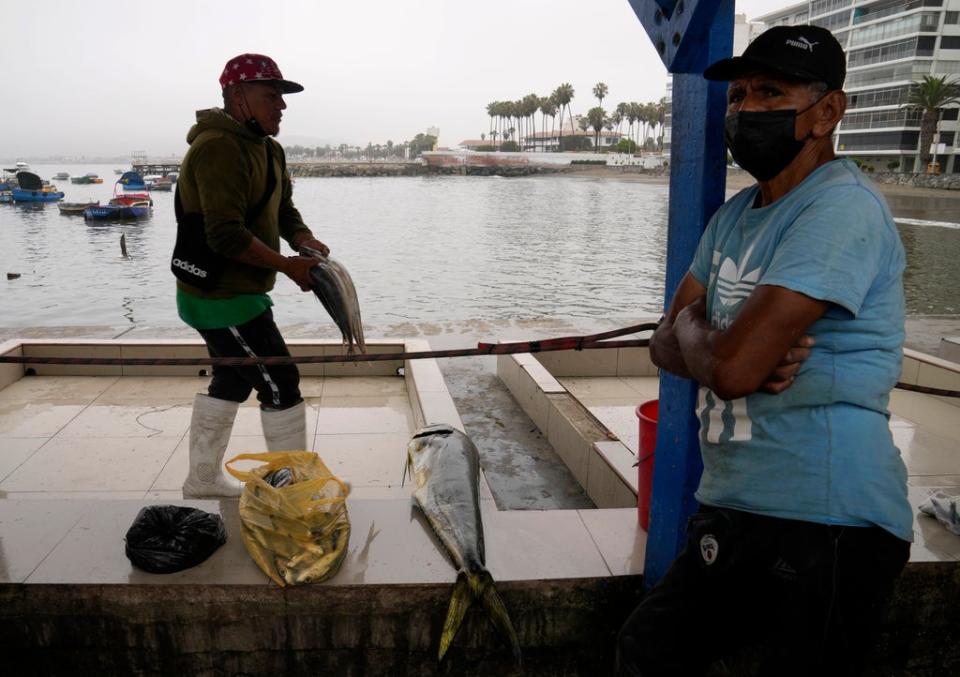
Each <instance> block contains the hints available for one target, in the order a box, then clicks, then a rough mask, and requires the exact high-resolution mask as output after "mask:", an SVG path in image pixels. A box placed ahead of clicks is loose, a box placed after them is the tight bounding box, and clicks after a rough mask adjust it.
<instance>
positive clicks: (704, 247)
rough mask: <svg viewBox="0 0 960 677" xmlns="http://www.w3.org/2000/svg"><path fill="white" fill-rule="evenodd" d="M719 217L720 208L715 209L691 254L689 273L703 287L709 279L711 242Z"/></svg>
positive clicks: (711, 263) (711, 259) (711, 254)
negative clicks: (691, 260)
mask: <svg viewBox="0 0 960 677" xmlns="http://www.w3.org/2000/svg"><path fill="white" fill-rule="evenodd" d="M719 217H720V210H717V211H716V212H714V214H713V216H712V217H711V218H710V221H709V222H708V223H707V227H706V229H705V230H704V231H703V235H702V236H701V237H700V243H699V244H698V245H697V251H696V253H694V255H693V262H692V263H691V264H690V274H691V275H693V277H694V278H695V279H696V280H697V282H699V283H700V284H701V285H703V286H704V287H707V286H708V282H709V281H710V268H711V266H712V265H713V242H714V240H715V239H716V233H717V221H718V220H719Z"/></svg>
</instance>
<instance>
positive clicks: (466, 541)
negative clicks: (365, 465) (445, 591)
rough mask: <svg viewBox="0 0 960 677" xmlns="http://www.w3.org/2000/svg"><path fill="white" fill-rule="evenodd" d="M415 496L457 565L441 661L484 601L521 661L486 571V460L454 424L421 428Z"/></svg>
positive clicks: (416, 440)
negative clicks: (483, 497) (483, 488)
mask: <svg viewBox="0 0 960 677" xmlns="http://www.w3.org/2000/svg"><path fill="white" fill-rule="evenodd" d="M406 469H407V470H408V471H409V472H410V473H411V475H412V477H413V479H414V482H415V484H416V489H415V490H414V492H413V498H414V500H415V501H416V504H417V505H418V506H419V508H420V510H421V511H423V514H424V516H425V517H426V518H427V521H428V522H429V523H430V526H431V527H432V528H433V531H434V532H435V533H436V535H437V537H438V538H439V539H440V542H441V543H443V546H444V547H445V548H446V550H447V552H448V553H449V554H450V558H451V559H452V560H453V564H454V565H455V566H456V567H457V582H456V583H455V584H454V587H453V594H452V595H451V596H450V606H449V607H448V609H447V618H446V620H445V621H444V624H443V633H442V634H441V636H440V651H439V660H443V656H444V654H446V652H447V649H449V648H450V644H451V643H452V642H453V638H454V637H455V636H456V634H457V630H459V629H460V624H461V623H462V622H463V618H464V615H465V614H466V612H467V609H468V608H469V607H470V605H471V604H472V603H473V602H474V600H478V601H479V602H480V603H481V604H482V605H483V607H484V609H485V610H486V612H487V614H488V615H489V616H490V620H491V621H492V622H493V624H494V626H496V627H497V629H498V630H499V631H500V632H501V634H502V635H503V636H504V637H505V638H506V639H507V641H508V642H509V644H510V649H511V651H512V652H513V655H514V658H515V659H516V660H517V662H518V663H519V662H520V642H519V641H518V639H517V633H516V631H515V630H514V629H513V623H511V621H510V616H509V615H508V614H507V609H506V607H504V605H503V600H501V599H500V595H499V594H498V593H497V590H496V588H495V587H494V581H493V577H492V576H491V575H490V572H489V571H487V568H486V557H485V554H484V546H483V521H482V520H481V517H480V459H479V454H478V452H477V448H476V446H474V444H473V442H471V441H470V438H469V437H467V436H466V435H464V434H463V433H462V432H460V431H459V430H456V429H454V428H452V427H450V426H449V425H432V426H427V427H425V428H421V429H419V430H418V431H417V432H415V433H414V435H413V438H412V439H411V440H410V443H409V444H408V445H407V466H406Z"/></svg>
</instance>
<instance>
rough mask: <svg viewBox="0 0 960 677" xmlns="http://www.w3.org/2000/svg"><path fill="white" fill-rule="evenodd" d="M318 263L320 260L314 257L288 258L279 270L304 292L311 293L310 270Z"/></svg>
mask: <svg viewBox="0 0 960 677" xmlns="http://www.w3.org/2000/svg"><path fill="white" fill-rule="evenodd" d="M318 263H320V261H319V259H317V258H315V257H313V256H287V257H286V258H285V259H284V263H283V266H282V267H281V268H280V269H279V270H280V272H281V273H283V274H284V275H286V276H287V277H289V278H290V279H291V280H293V281H294V282H296V283H297V286H298V287H300V289H301V290H302V291H310V289H311V286H310V269H311V268H313V267H314V266H315V265H317V264H318Z"/></svg>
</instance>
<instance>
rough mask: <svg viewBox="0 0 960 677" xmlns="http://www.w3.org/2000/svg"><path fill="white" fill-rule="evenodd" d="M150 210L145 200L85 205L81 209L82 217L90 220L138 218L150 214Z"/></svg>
mask: <svg viewBox="0 0 960 677" xmlns="http://www.w3.org/2000/svg"><path fill="white" fill-rule="evenodd" d="M150 211H151V207H150V203H149V202H146V201H139V202H134V203H132V204H105V205H96V206H93V207H87V208H86V209H84V210H83V218H85V219H88V220H91V221H104V220H110V219H118V220H119V219H140V218H143V217H146V216H150Z"/></svg>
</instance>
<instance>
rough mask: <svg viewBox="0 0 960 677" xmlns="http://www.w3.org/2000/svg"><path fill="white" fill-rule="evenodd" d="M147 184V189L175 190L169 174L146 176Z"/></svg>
mask: <svg viewBox="0 0 960 677" xmlns="http://www.w3.org/2000/svg"><path fill="white" fill-rule="evenodd" d="M145 181H146V184H147V190H149V191H154V190H163V191H172V190H173V181H172V180H171V179H170V177H168V176H151V177H146V178H145Z"/></svg>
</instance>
